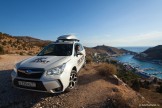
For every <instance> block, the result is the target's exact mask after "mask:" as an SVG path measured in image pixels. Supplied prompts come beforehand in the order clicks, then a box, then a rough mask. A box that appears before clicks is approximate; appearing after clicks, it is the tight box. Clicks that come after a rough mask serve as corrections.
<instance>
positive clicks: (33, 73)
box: [17, 68, 44, 79]
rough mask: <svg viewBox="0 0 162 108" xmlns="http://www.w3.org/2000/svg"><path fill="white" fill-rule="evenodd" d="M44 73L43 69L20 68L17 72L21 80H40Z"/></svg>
mask: <svg viewBox="0 0 162 108" xmlns="http://www.w3.org/2000/svg"><path fill="white" fill-rule="evenodd" d="M43 73H44V69H42V68H31V69H30V68H19V69H18V70H17V75H18V77H21V78H32V79H39V78H41V76H42V75H43Z"/></svg>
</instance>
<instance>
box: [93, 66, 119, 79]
mask: <svg viewBox="0 0 162 108" xmlns="http://www.w3.org/2000/svg"><path fill="white" fill-rule="evenodd" d="M96 70H97V71H98V73H99V74H100V75H102V76H105V77H109V76H110V75H114V74H116V73H117V69H116V66H114V65H112V64H107V63H102V64H99V66H98V67H97V69H96Z"/></svg>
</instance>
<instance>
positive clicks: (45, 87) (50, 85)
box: [12, 77, 63, 93]
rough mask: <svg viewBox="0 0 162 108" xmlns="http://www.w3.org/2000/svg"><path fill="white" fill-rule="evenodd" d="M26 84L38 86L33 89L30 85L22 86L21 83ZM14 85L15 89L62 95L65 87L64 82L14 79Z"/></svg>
mask: <svg viewBox="0 0 162 108" xmlns="http://www.w3.org/2000/svg"><path fill="white" fill-rule="evenodd" d="M20 81H21V82H26V83H34V84H36V86H35V87H31V86H29V85H20V84H19V82H20ZM12 83H13V85H14V86H15V87H17V88H20V89H26V90H30V91H40V92H49V93H60V92H63V85H62V82H61V81H60V80H59V79H57V80H47V81H42V80H41V79H40V80H35V79H25V78H19V77H16V78H12Z"/></svg>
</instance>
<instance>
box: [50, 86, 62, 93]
mask: <svg viewBox="0 0 162 108" xmlns="http://www.w3.org/2000/svg"><path fill="white" fill-rule="evenodd" d="M52 90H53V91H55V92H59V91H62V87H58V88H55V89H52Z"/></svg>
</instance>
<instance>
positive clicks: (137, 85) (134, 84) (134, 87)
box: [131, 79, 140, 91]
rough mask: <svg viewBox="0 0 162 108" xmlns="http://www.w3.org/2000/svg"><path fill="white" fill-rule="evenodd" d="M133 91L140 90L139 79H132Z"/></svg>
mask: <svg viewBox="0 0 162 108" xmlns="http://www.w3.org/2000/svg"><path fill="white" fill-rule="evenodd" d="M131 87H132V88H133V89H134V90H135V91H139V90H140V82H139V80H137V79H135V80H134V81H132V86H131Z"/></svg>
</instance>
